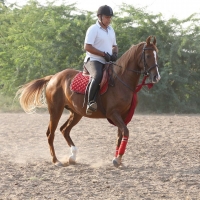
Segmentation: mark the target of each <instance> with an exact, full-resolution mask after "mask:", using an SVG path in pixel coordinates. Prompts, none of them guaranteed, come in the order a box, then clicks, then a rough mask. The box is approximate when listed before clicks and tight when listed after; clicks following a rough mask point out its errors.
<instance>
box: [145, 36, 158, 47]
mask: <svg viewBox="0 0 200 200" xmlns="http://www.w3.org/2000/svg"><path fill="white" fill-rule="evenodd" d="M146 43H147V45H150V44H154V45H156V37H155V36H152V35H150V36H149V37H148V38H147V40H146Z"/></svg>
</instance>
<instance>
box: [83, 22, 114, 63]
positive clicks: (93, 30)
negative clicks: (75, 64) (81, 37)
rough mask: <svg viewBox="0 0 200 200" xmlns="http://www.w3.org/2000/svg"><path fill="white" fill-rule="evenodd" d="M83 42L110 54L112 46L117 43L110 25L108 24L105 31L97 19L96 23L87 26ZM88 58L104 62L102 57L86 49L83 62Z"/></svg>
mask: <svg viewBox="0 0 200 200" xmlns="http://www.w3.org/2000/svg"><path fill="white" fill-rule="evenodd" d="M85 44H91V45H92V46H93V47H95V48H96V49H98V50H100V51H103V52H108V53H109V54H110V55H112V47H113V46H116V45H117V43H116V36H115V31H114V30H113V28H112V27H111V26H108V27H107V31H106V30H105V29H103V28H102V27H101V26H100V24H99V22H98V21H97V22H96V24H93V25H92V26H90V27H89V28H88V30H87V32H86V36H85ZM88 58H90V60H91V61H93V60H96V61H99V62H101V63H103V64H105V62H106V61H105V59H104V57H102V56H98V55H95V54H92V53H90V52H88V51H86V57H85V59H84V62H87V59H88Z"/></svg>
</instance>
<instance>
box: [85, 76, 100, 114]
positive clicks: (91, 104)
mask: <svg viewBox="0 0 200 200" xmlns="http://www.w3.org/2000/svg"><path fill="white" fill-rule="evenodd" d="M98 91H99V83H98V81H96V80H95V79H92V81H91V82H90V86H89V90H88V105H87V109H86V114H87V115H91V114H92V112H95V111H96V110H97V103H96V95H97V93H98Z"/></svg>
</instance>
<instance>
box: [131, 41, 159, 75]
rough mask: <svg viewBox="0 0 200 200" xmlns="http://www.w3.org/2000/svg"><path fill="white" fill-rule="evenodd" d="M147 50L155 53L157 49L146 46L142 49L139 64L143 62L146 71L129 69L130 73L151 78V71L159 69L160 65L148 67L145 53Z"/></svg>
mask: <svg viewBox="0 0 200 200" xmlns="http://www.w3.org/2000/svg"><path fill="white" fill-rule="evenodd" d="M146 50H154V51H155V49H154V48H150V47H146V44H144V47H143V49H142V54H141V58H140V61H139V63H140V62H141V61H143V65H144V71H141V70H140V71H139V70H134V69H127V70H128V71H132V72H136V73H138V74H143V75H144V76H149V73H150V71H151V70H152V69H153V68H155V67H158V64H155V65H153V66H151V67H149V66H148V64H147V62H146V59H145V51H146Z"/></svg>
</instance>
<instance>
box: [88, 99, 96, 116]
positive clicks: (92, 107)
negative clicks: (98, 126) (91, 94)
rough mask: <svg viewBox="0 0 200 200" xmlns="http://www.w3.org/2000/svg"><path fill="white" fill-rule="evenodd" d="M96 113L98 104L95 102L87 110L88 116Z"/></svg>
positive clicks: (89, 104)
mask: <svg viewBox="0 0 200 200" xmlns="http://www.w3.org/2000/svg"><path fill="white" fill-rule="evenodd" d="M95 111H97V103H96V102H94V101H92V102H90V103H88V105H87V109H86V115H91V114H92V113H93V112H95Z"/></svg>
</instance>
